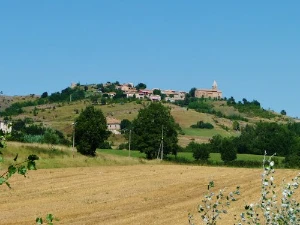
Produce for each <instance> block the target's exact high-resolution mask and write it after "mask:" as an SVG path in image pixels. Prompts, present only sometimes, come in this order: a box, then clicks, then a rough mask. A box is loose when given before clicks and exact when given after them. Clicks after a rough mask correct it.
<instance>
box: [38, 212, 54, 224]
mask: <svg viewBox="0 0 300 225" xmlns="http://www.w3.org/2000/svg"><path fill="white" fill-rule="evenodd" d="M54 220H55V218H54V216H53V215H52V214H48V215H47V216H46V219H45V220H43V218H41V217H38V218H36V220H35V222H36V224H37V225H41V224H45V223H44V221H46V223H47V225H53V221H54Z"/></svg>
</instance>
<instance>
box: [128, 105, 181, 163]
mask: <svg viewBox="0 0 300 225" xmlns="http://www.w3.org/2000/svg"><path fill="white" fill-rule="evenodd" d="M177 129H178V125H177V124H176V123H175V120H174V118H173V117H172V115H171V113H170V109H169V108H167V107H165V106H163V105H162V104H161V103H151V104H150V105H149V106H147V107H145V108H143V109H141V110H140V111H139V114H138V116H137V118H136V119H135V120H133V122H132V142H131V144H132V149H138V150H140V151H141V152H143V153H145V154H146V157H147V159H154V158H156V157H157V155H158V151H159V149H160V148H161V143H162V140H163V154H164V155H167V154H170V153H172V154H174V155H176V154H177V150H178V144H177V143H178V134H177Z"/></svg>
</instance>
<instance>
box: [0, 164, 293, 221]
mask: <svg viewBox="0 0 300 225" xmlns="http://www.w3.org/2000/svg"><path fill="white" fill-rule="evenodd" d="M297 173H298V172H297V171H293V170H278V171H277V173H276V178H277V180H281V179H283V177H286V178H291V177H294V176H295V175H296V174H297ZM260 174H261V170H260V169H237V168H220V167H219V168H213V167H199V166H186V165H181V166H179V165H137V166H107V167H93V168H68V169H49V170H37V171H30V174H29V177H28V178H22V177H19V176H18V178H17V179H16V178H15V177H14V178H12V180H11V184H12V187H13V188H12V189H11V190H9V189H8V188H7V187H6V186H3V185H2V186H0V191H1V200H0V212H1V214H0V224H2V225H4V224H14V225H16V224H24V225H25V224H26V225H28V224H35V218H36V217H38V216H45V215H46V214H47V213H52V214H54V215H55V216H56V217H57V218H59V221H57V222H55V224H76V225H83V224H109V225H113V224H164V225H166V224H172V225H173V224H180V225H181V224H188V220H187V215H188V213H192V214H194V215H195V218H196V221H197V224H202V223H201V222H200V220H199V215H198V214H197V205H198V204H199V203H200V202H201V199H202V196H203V195H204V193H205V192H206V189H207V188H206V187H207V184H208V182H209V181H210V180H214V181H215V183H216V190H218V189H220V188H223V187H225V186H226V187H228V190H234V188H235V187H236V186H237V185H240V186H241V192H242V196H243V198H242V199H240V200H239V201H238V202H236V203H234V205H232V210H231V212H232V213H231V214H229V215H227V216H224V217H223V219H222V222H221V223H220V224H233V222H234V221H233V213H234V212H235V213H236V212H238V210H237V209H242V206H243V205H244V201H246V202H247V203H248V202H249V201H250V199H253V200H256V199H257V198H258V197H259V192H260Z"/></svg>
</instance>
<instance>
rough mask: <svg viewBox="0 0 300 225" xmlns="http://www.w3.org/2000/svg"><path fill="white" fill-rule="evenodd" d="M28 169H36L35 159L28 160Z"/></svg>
mask: <svg viewBox="0 0 300 225" xmlns="http://www.w3.org/2000/svg"><path fill="white" fill-rule="evenodd" d="M27 169H28V170H36V167H35V161H28V163H27Z"/></svg>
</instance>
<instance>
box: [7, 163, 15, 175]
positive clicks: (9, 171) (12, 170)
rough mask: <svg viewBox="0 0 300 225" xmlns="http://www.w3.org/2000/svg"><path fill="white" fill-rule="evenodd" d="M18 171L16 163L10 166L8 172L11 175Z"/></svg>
mask: <svg viewBox="0 0 300 225" xmlns="http://www.w3.org/2000/svg"><path fill="white" fill-rule="evenodd" d="M16 172H17V168H16V167H15V166H14V165H10V166H9V167H8V173H9V174H10V175H13V174H15V173H16Z"/></svg>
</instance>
